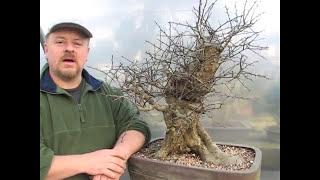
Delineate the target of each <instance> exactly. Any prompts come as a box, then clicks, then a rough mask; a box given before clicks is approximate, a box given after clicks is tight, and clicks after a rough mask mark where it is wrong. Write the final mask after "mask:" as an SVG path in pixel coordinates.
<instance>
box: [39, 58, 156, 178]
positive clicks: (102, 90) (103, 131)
mask: <svg viewBox="0 0 320 180" xmlns="http://www.w3.org/2000/svg"><path fill="white" fill-rule="evenodd" d="M48 70H49V68H48V65H47V64H46V65H45V66H44V68H43V70H42V73H41V76H40V179H44V178H45V177H46V175H47V173H48V170H49V168H50V165H51V162H52V158H53V156H54V155H71V154H83V153H88V152H92V151H96V150H99V149H104V148H112V147H113V146H114V144H115V143H116V141H117V138H118V137H119V136H120V134H121V133H122V132H124V131H126V130H138V131H140V132H142V133H143V134H144V135H145V137H146V143H147V142H148V141H149V140H150V130H149V128H148V126H147V124H146V123H145V122H144V121H142V120H141V119H140V117H139V112H138V111H137V110H136V109H135V108H133V106H131V105H130V103H129V102H128V101H126V100H125V99H124V98H115V96H121V95H122V93H121V92H120V91H119V90H118V89H115V88H113V87H111V86H109V85H107V84H105V83H103V82H102V81H99V80H97V79H95V78H94V77H92V76H91V75H90V74H89V73H88V72H87V71H86V70H84V71H83V73H82V76H83V78H84V79H85V81H86V84H85V87H84V88H83V90H82V94H81V99H80V104H78V103H77V102H76V101H74V100H73V98H72V96H71V95H70V94H69V93H68V92H67V91H65V90H63V89H61V88H59V87H57V86H56V85H55V83H54V82H53V80H52V79H51V77H50V75H49V73H48ZM69 179H74V180H82V179H86V180H87V179H89V176H88V175H86V174H79V175H76V176H73V177H70V178H69Z"/></svg>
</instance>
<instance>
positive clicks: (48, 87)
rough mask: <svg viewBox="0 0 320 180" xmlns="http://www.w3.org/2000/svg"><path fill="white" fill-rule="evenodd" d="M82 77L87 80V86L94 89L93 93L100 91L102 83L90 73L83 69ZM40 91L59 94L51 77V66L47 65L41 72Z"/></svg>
mask: <svg viewBox="0 0 320 180" xmlns="http://www.w3.org/2000/svg"><path fill="white" fill-rule="evenodd" d="M82 77H83V78H84V79H85V81H86V82H87V84H89V85H90V86H91V87H92V90H93V91H96V90H98V89H99V88H100V87H101V85H102V81H99V80H97V79H96V78H94V77H93V76H91V75H90V74H89V73H88V71H86V70H85V69H83V71H82ZM40 91H46V92H49V93H56V92H57V85H56V84H55V83H54V81H53V80H52V78H51V77H50V75H49V65H48V63H46V64H45V65H44V67H43V68H42V70H41V75H40Z"/></svg>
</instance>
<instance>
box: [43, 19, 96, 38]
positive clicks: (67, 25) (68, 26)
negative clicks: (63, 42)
mask: <svg viewBox="0 0 320 180" xmlns="http://www.w3.org/2000/svg"><path fill="white" fill-rule="evenodd" d="M60 30H73V31H77V32H79V33H80V34H81V35H82V36H83V37H85V38H92V34H91V32H90V31H89V30H88V29H87V28H85V27H83V26H82V25H80V24H77V23H73V22H62V23H58V24H56V25H54V26H52V27H51V29H50V30H49V32H48V33H47V37H48V35H49V34H51V33H54V32H57V31H60Z"/></svg>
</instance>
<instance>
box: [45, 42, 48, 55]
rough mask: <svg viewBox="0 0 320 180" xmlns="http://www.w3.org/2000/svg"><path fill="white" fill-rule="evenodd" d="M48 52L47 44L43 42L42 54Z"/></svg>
mask: <svg viewBox="0 0 320 180" xmlns="http://www.w3.org/2000/svg"><path fill="white" fill-rule="evenodd" d="M47 52H48V46H47V43H46V42H45V43H44V54H47Z"/></svg>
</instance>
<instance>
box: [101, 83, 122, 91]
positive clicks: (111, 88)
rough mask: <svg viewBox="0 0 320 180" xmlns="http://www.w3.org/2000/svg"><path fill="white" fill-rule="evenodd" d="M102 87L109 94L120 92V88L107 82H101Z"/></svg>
mask: <svg viewBox="0 0 320 180" xmlns="http://www.w3.org/2000/svg"><path fill="white" fill-rule="evenodd" d="M101 86H102V89H103V90H104V91H106V92H107V93H110V94H119V93H120V94H121V89H120V88H118V87H115V86H112V85H110V84H109V83H106V82H103V83H102V85H101Z"/></svg>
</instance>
